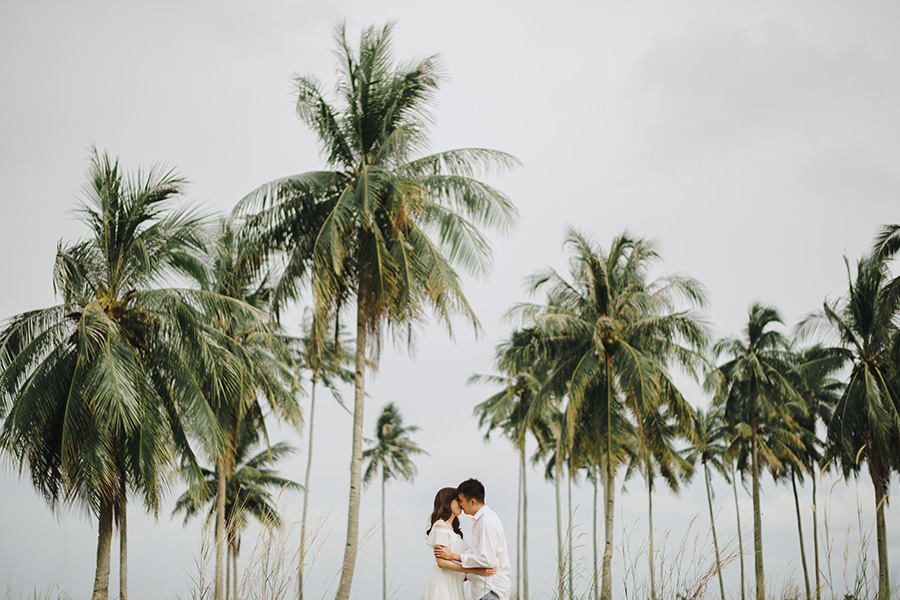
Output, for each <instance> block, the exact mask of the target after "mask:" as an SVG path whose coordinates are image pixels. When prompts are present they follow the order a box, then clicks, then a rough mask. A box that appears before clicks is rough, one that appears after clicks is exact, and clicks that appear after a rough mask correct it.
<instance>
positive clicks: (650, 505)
mask: <svg viewBox="0 0 900 600" xmlns="http://www.w3.org/2000/svg"><path fill="white" fill-rule="evenodd" d="M645 466H646V470H647V475H646V478H647V525H648V527H649V528H650V548H649V551H648V552H647V560H648V561H649V562H650V598H651V599H652V600H656V567H655V566H654V563H655V562H656V561H655V560H654V558H655V555H654V548H653V482H652V480H651V479H650V460H649V458H648V459H647V461H646V465H645Z"/></svg>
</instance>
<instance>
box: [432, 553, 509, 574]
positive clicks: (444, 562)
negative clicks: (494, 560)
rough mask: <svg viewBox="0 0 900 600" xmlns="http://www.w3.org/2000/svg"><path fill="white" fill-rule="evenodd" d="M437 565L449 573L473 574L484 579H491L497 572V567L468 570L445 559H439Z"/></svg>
mask: <svg viewBox="0 0 900 600" xmlns="http://www.w3.org/2000/svg"><path fill="white" fill-rule="evenodd" d="M435 560H437V565H438V566H439V567H440V568H442V569H447V570H448V571H456V572H457V573H471V574H472V575H481V576H482V577H489V576H491V575H493V574H494V573H496V572H497V567H478V568H473V569H470V568H467V567H464V566H462V565H461V564H459V563H458V562H456V561H452V560H446V559H444V558H438V559H435Z"/></svg>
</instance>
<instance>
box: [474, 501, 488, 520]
mask: <svg viewBox="0 0 900 600" xmlns="http://www.w3.org/2000/svg"><path fill="white" fill-rule="evenodd" d="M486 508H487V504H482V505H481V508H479V509H478V512H477V513H475V514H474V515H472V519H474V520H475V521H477V520H478V519H480V518H481V517H482V516H483V515H484V509H486Z"/></svg>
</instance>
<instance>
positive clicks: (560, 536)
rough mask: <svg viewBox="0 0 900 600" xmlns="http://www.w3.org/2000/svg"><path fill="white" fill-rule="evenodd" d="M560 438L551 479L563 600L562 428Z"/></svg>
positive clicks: (560, 599)
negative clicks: (553, 491) (554, 470)
mask: <svg viewBox="0 0 900 600" xmlns="http://www.w3.org/2000/svg"><path fill="white" fill-rule="evenodd" d="M559 435H560V439H559V441H557V446H556V476H555V477H554V479H553V483H554V484H555V488H556V557H557V558H556V563H557V567H556V579H557V586H558V588H559V590H558V591H559V596H558V598H559V600H563V599H564V598H565V572H566V570H565V569H566V559H565V556H564V554H565V550H564V546H563V532H562V493H561V492H560V488H561V487H562V461H561V460H559V457H560V456H561V454H560V452H561V450H562V441H561V440H562V435H563V433H562V430H560V432H559Z"/></svg>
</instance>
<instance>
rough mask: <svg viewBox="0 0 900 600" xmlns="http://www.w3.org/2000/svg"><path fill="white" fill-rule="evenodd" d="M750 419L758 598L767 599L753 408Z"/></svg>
mask: <svg viewBox="0 0 900 600" xmlns="http://www.w3.org/2000/svg"><path fill="white" fill-rule="evenodd" d="M750 421H751V422H750V428H751V434H750V435H751V437H750V451H751V455H752V460H753V464H752V471H753V472H752V477H753V566H754V570H755V572H756V600H765V599H766V581H765V576H764V575H763V554H762V513H761V511H760V505H759V504H760V502H759V443H758V440H757V439H756V436H757V435H758V434H759V431H758V427H757V423H756V415H755V414H753V413H752V409H751V417H750Z"/></svg>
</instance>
